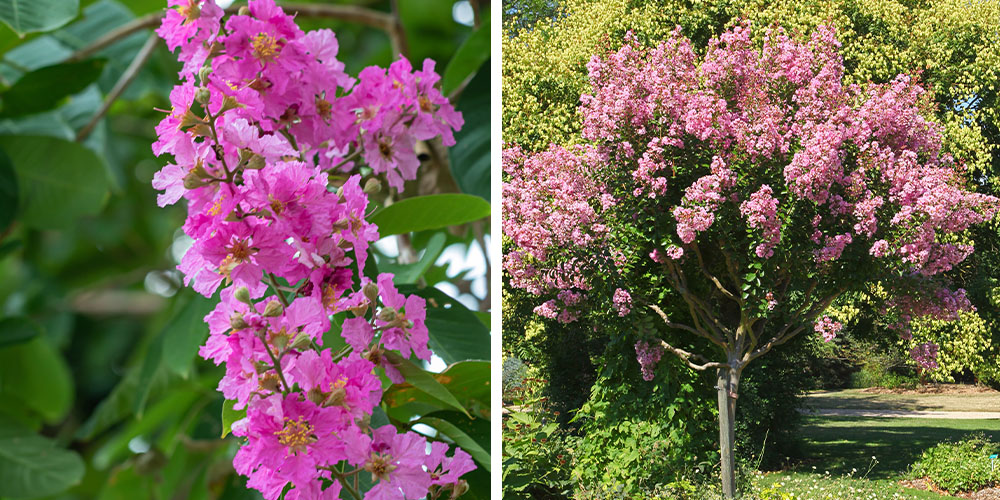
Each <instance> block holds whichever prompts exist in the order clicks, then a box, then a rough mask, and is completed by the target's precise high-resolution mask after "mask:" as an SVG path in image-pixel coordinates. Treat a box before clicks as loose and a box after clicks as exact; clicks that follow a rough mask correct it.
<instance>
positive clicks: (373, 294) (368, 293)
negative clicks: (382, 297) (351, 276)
mask: <svg viewBox="0 0 1000 500" xmlns="http://www.w3.org/2000/svg"><path fill="white" fill-rule="evenodd" d="M361 292H362V293H364V294H365V298H366V299H368V301H369V302H371V303H372V304H374V303H375V301H376V300H377V299H378V285H376V284H375V283H370V282H369V283H366V284H365V286H364V288H362V289H361Z"/></svg>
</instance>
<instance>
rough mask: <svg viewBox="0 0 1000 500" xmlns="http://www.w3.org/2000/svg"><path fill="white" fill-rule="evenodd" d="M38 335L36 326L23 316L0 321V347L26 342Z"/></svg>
mask: <svg viewBox="0 0 1000 500" xmlns="http://www.w3.org/2000/svg"><path fill="white" fill-rule="evenodd" d="M39 333H40V332H39V329H38V325H37V324H35V322H34V321H31V320H30V319H28V318H25V317H23V316H12V317H9V318H4V319H0V347H7V346H9V345H14V344H20V343H22V342H27V341H29V340H31V339H33V338H34V337H35V336H36V335H38V334H39Z"/></svg>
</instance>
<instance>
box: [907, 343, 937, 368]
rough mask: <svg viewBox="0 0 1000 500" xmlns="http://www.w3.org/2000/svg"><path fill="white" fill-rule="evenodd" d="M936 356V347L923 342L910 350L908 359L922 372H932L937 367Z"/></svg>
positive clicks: (933, 344)
mask: <svg viewBox="0 0 1000 500" xmlns="http://www.w3.org/2000/svg"><path fill="white" fill-rule="evenodd" d="M937 354H938V345H937V344H935V343H933V342H925V343H923V344H920V345H917V346H915V347H914V348H913V349H910V357H911V358H913V360H914V361H916V362H917V364H918V365H920V368H923V369H924V370H933V369H935V368H937V367H938V362H937Z"/></svg>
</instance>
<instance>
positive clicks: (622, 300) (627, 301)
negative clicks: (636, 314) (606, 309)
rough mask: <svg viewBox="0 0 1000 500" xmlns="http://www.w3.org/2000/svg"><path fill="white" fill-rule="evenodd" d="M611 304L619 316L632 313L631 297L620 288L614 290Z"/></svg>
mask: <svg viewBox="0 0 1000 500" xmlns="http://www.w3.org/2000/svg"><path fill="white" fill-rule="evenodd" d="M613 302H614V304H615V310H617V311H618V315H619V316H625V315H627V314H628V313H629V312H631V311H632V296H631V295H629V293H628V292H626V291H625V290H622V289H621V288H618V289H616V290H615V295H614V297H613Z"/></svg>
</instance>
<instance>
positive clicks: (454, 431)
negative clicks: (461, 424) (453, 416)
mask: <svg viewBox="0 0 1000 500" xmlns="http://www.w3.org/2000/svg"><path fill="white" fill-rule="evenodd" d="M414 423H419V424H424V425H429V426H431V427H433V428H435V429H437V430H438V431H439V432H440V433H441V434H444V435H445V436H448V437H449V438H450V439H451V440H452V441H454V442H455V444H457V445H458V446H459V447H460V448H462V449H463V450H465V451H466V452H468V453H469V455H472V458H473V459H474V460H475V461H476V462H479V465H480V466H482V467H483V468H485V469H486V470H487V471H489V470H490V453H489V452H488V451H486V450H484V449H483V447H482V446H480V445H479V443H477V442H476V440H475V439H472V437H470V436H469V435H468V434H466V433H465V432H464V431H463V430H462V429H459V428H458V427H457V426H455V424H453V423H451V422H449V421H447V420H444V419H442V418H437V417H422V418H419V419H417V420H416V421H415V422H414Z"/></svg>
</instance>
